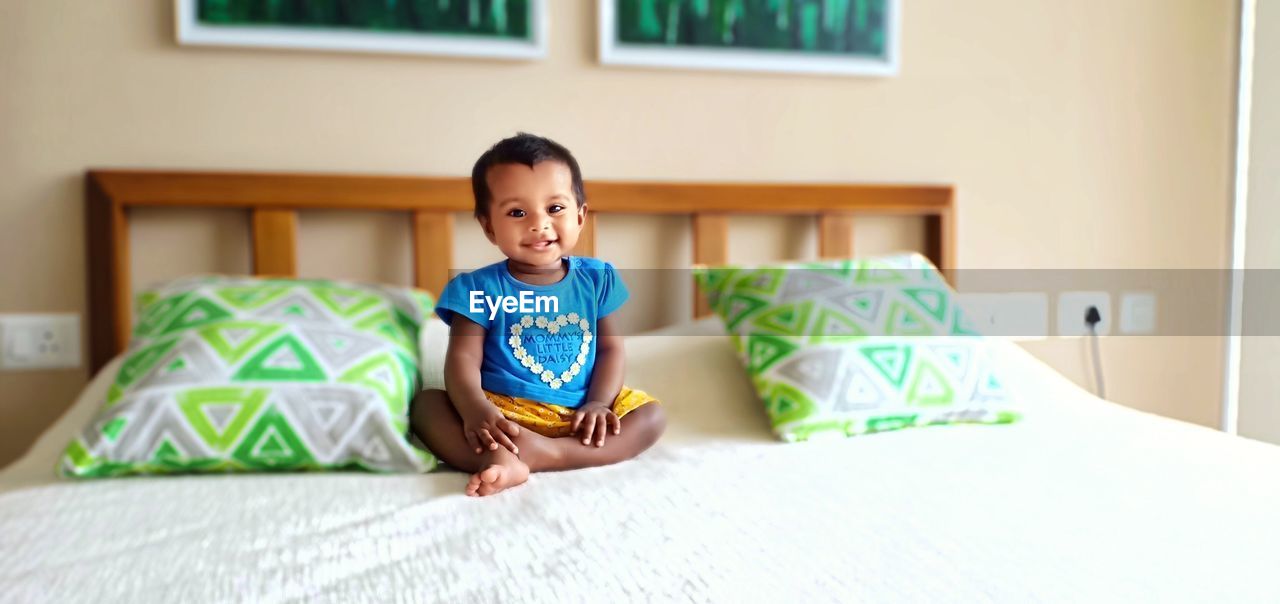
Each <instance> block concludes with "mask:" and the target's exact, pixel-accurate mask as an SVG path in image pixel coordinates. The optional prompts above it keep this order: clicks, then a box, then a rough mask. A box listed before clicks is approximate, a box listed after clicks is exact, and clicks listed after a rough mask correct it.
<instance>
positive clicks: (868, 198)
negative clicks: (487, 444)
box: [85, 170, 956, 372]
mask: <svg viewBox="0 0 1280 604" xmlns="http://www.w3.org/2000/svg"><path fill="white" fill-rule="evenodd" d="M586 191H587V199H588V201H589V206H588V207H589V210H590V212H589V213H588V214H587V225H586V228H585V230H584V232H583V233H582V236H581V238H580V240H579V242H578V247H577V248H576V249H575V253H577V254H580V255H583V256H591V255H594V253H595V237H596V229H595V216H594V214H595V213H630V214H681V215H686V216H689V217H690V218H691V220H692V221H693V238H694V240H693V258H692V259H691V260H692V263H695V264H721V263H724V262H726V261H727V260H728V247H729V237H728V226H729V223H728V217H729V215H730V214H808V215H814V216H817V217H818V253H819V256H821V257H823V258H844V257H849V256H851V255H852V254H853V221H854V219H855V217H856V216H858V215H865V214H898V215H910V216H922V217H923V218H924V228H925V234H924V242H925V249H924V250H922V251H923V252H924V254H925V255H926V256H927V257H929V259H930V260H932V261H933V263H934V264H935V265H937V266H938V267H939V268H940V269H941V270H942V271H943V274H944V275H946V276H947V278H948V279H950V278H951V275H952V271H953V270H954V269H955V245H956V242H955V211H954V192H953V189H952V188H951V187H950V186H939V185H865V184H849V185H846V184H724V183H658V182H602V181H592V182H588V183H586ZM85 205H86V212H85V226H86V230H87V237H88V244H87V246H86V251H87V256H88V293H89V305H88V306H89V329H90V332H89V333H90V335H89V337H90V342H89V349H90V369H91V370H92V371H94V372H97V371H98V370H99V369H100V368H102V366H104V365H106V364H107V362H108V361H110V360H111V358H112V357H114V356H115V355H117V354H119V353H120V352H121V351H123V350H124V348H125V345H126V343H127V342H128V340H129V332H130V321H131V310H130V309H131V304H132V301H131V298H132V284H131V283H130V278H129V267H130V260H129V210H130V208H135V207H139V206H162V207H206V208H207V207H223V208H244V209H246V210H248V211H249V212H251V213H252V221H251V223H252V235H251V238H250V239H251V242H252V246H253V253H252V258H253V273H254V274H255V275H271V276H294V275H295V272H296V268H297V245H296V243H297V230H298V211H299V210H371V211H375V210H382V211H386V210H390V211H403V212H405V213H407V214H408V215H409V216H408V218H409V219H410V220H411V221H412V226H413V229H412V237H413V256H414V258H413V260H414V263H413V266H414V269H413V280H414V285H416V286H417V287H420V288H422V289H425V290H428V291H430V292H432V293H433V294H438V293H439V292H440V290H441V289H442V288H443V287H444V284H445V283H446V282H447V281H448V279H449V272H450V270H451V269H453V268H454V266H453V222H454V213H456V212H470V211H471V209H472V199H471V182H470V180H469V179H467V178H429V177H410V176H355V175H331V174H267V173H232V172H167V171H138V170H90V171H89V172H88V173H87V174H86V182H85ZM695 304H696V305H695V312H696V314H697V315H698V316H703V315H705V314H707V313H708V312H709V311H708V309H707V307H706V304H705V302H704V301H702V300H701V299H699V300H697V302H696V303H695Z"/></svg>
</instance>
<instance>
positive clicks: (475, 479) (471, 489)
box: [467, 472, 484, 497]
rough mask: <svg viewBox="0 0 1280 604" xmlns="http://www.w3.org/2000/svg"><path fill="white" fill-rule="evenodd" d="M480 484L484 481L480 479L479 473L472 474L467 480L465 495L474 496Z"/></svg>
mask: <svg viewBox="0 0 1280 604" xmlns="http://www.w3.org/2000/svg"><path fill="white" fill-rule="evenodd" d="M482 484H484V483H483V482H481V481H480V473H479V472H477V473H475V474H472V475H471V480H468V481H467V495H468V496H472V497H474V496H475V495H476V491H477V490H479V488H480V485H482Z"/></svg>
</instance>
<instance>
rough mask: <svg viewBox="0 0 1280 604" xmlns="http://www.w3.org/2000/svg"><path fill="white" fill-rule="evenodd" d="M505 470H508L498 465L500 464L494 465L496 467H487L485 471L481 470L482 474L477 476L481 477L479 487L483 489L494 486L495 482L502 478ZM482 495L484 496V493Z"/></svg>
mask: <svg viewBox="0 0 1280 604" xmlns="http://www.w3.org/2000/svg"><path fill="white" fill-rule="evenodd" d="M505 469H506V468H503V467H502V466H500V465H498V464H494V465H491V466H489V467H487V468H485V469H483V470H481V471H480V473H479V474H477V476H479V477H480V485H479V486H481V487H485V486H489V485H492V484H493V483H495V482H498V479H499V478H502V472H503V471H504V470H505ZM481 494H483V493H481Z"/></svg>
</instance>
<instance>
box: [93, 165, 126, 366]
mask: <svg viewBox="0 0 1280 604" xmlns="http://www.w3.org/2000/svg"><path fill="white" fill-rule="evenodd" d="M85 236H86V242H85V268H86V273H87V274H86V277H87V286H88V287H87V293H88V296H89V299H88V301H87V302H88V303H87V305H86V308H88V315H89V316H88V319H89V371H90V373H91V374H92V373H97V371H98V370H99V369H101V368H102V367H103V366H105V365H106V364H107V363H108V362H110V361H111V359H112V357H114V356H115V355H117V354H119V353H120V351H122V350H124V348H125V345H126V344H127V343H128V341H129V332H130V330H131V328H132V327H131V325H132V318H133V312H132V305H131V301H130V299H131V297H132V287H131V284H130V281H129V268H130V267H129V225H128V217H127V216H126V214H125V209H124V206H123V205H122V204H120V203H117V202H115V201H114V200H112V199H111V197H110V196H109V195H107V194H106V192H105V191H104V190H103V189H102V187H101V186H100V184H99V183H98V182H97V181H96V180H95V179H94V178H93V177H92V175H89V176H87V177H86V178H85Z"/></svg>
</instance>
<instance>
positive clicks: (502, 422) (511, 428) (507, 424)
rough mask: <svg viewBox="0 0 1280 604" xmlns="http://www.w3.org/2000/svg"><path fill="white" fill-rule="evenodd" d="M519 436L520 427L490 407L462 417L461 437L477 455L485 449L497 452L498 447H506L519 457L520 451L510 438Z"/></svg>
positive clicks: (470, 412)
mask: <svg viewBox="0 0 1280 604" xmlns="http://www.w3.org/2000/svg"><path fill="white" fill-rule="evenodd" d="M519 434H520V426H519V425H517V424H516V423H515V422H513V421H511V420H509V419H507V418H505V417H503V416H502V412H501V411H498V408H497V407H494V406H492V405H490V406H489V407H488V408H482V409H474V410H470V411H469V412H468V413H465V414H463V417H462V436H463V437H464V438H466V439H467V444H469V445H471V448H472V449H475V452H476V454H477V455H478V454H480V453H482V452H483V451H484V450H485V449H488V450H490V451H494V450H497V448H498V447H499V446H503V447H506V448H507V450H509V451H511V452H512V453H515V454H516V455H519V454H520V449H518V448H516V444H515V443H513V442H511V438H510V437H515V436H518V435H519ZM509 436H510V437H509Z"/></svg>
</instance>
